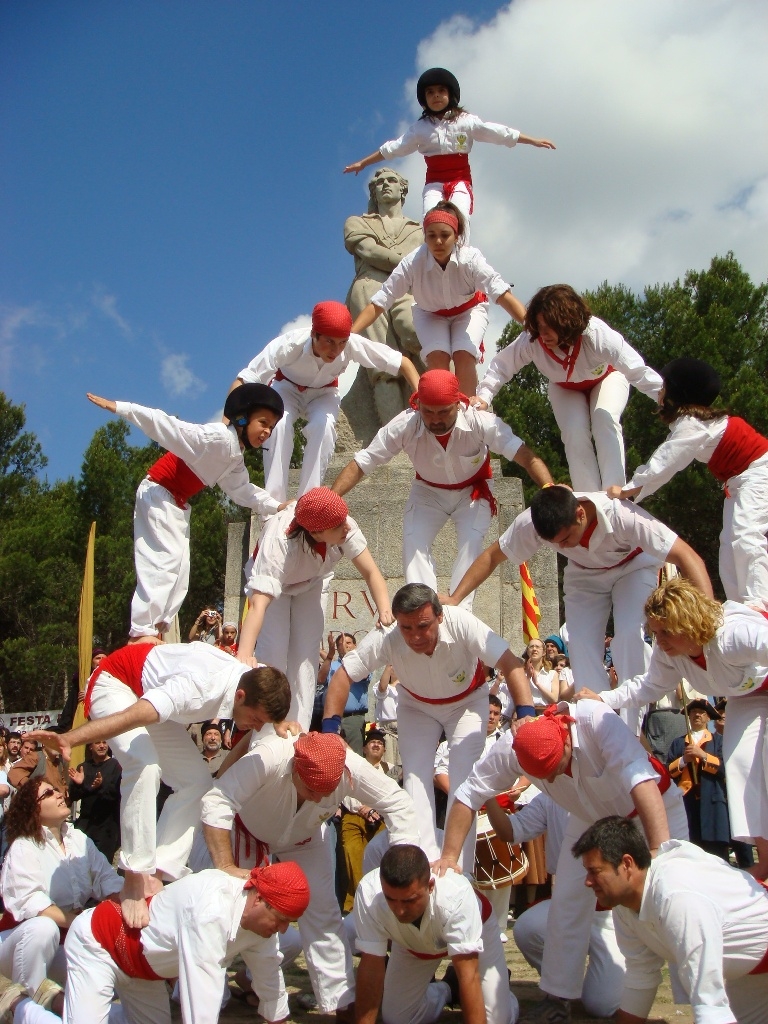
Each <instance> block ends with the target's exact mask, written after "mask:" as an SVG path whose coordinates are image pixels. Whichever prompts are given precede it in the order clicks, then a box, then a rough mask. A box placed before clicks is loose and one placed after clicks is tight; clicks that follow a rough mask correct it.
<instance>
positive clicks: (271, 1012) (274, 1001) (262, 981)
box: [141, 869, 288, 1024]
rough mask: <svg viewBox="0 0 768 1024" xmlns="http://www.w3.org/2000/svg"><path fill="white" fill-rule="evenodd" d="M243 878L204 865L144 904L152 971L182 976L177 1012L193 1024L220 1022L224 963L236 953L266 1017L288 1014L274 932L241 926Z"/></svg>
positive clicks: (144, 932)
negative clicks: (260, 932)
mask: <svg viewBox="0 0 768 1024" xmlns="http://www.w3.org/2000/svg"><path fill="white" fill-rule="evenodd" d="M246 897H247V891H246V890H244V889H243V879H242V878H233V877H232V876H231V875H227V874H225V873H224V872H223V871H216V870H215V869H208V870H206V871H200V872H198V873H197V874H193V875H187V876H186V878H181V879H179V881H177V882H174V883H173V885H167V886H166V887H165V888H164V889H163V891H162V892H160V893H158V894H157V896H155V897H153V899H152V902H151V903H150V905H149V924H148V925H147V926H146V927H145V928H143V929H142V932H141V945H142V948H143V950H144V955H145V956H146V958H147V962H148V963H149V965H150V967H151V968H152V970H153V971H154V972H155V974H159V975H160V976H161V977H163V978H175V977H178V979H179V995H180V998H181V1012H182V1017H183V1019H184V1020H185V1021H192V1022H194V1024H217V1021H218V1020H219V1012H220V1010H221V993H222V991H223V990H224V984H225V979H226V968H227V967H228V966H229V964H230V963H232V961H233V960H234V959H235V958H236V957H238V956H241V957H242V958H243V960H244V961H245V965H246V967H247V968H248V969H249V971H250V972H251V975H252V978H253V989H254V991H255V992H258V995H259V1000H260V1002H259V1012H260V1014H261V1015H262V1016H263V1017H264V1019H265V1020H282V1019H283V1018H284V1017H285V1016H287V1014H288V997H287V995H286V992H285V985H284V982H283V976H282V972H281V971H280V969H279V968H280V962H281V960H282V957H281V956H280V952H279V948H278V941H277V936H275V935H273V936H272V937H271V938H262V936H260V935H256V933H255V932H250V931H246V930H245V929H243V928H241V927H240V919H241V918H242V916H243V910H244V909H245V902H246Z"/></svg>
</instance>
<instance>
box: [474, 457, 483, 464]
mask: <svg viewBox="0 0 768 1024" xmlns="http://www.w3.org/2000/svg"><path fill="white" fill-rule="evenodd" d="M482 461H483V456H482V455H476V456H475V457H474V458H473V459H472V465H473V466H479V465H480V463H481V462H482Z"/></svg>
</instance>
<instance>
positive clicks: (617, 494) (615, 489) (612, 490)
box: [605, 484, 624, 498]
mask: <svg viewBox="0 0 768 1024" xmlns="http://www.w3.org/2000/svg"><path fill="white" fill-rule="evenodd" d="M605 493H606V494H607V495H608V497H609V498H621V496H622V495H623V494H624V489H623V488H622V487H620V486H619V484H612V485H611V486H610V487H606V489H605Z"/></svg>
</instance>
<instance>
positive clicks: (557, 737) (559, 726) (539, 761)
mask: <svg viewBox="0 0 768 1024" xmlns="http://www.w3.org/2000/svg"><path fill="white" fill-rule="evenodd" d="M575 721H576V719H575V718H571V716H570V715H563V714H559V713H558V710H557V704H550V705H549V707H548V708H546V709H545V711H544V714H543V715H542V716H541V717H540V718H537V719H535V721H533V722H529V723H527V724H526V725H524V726H523V727H522V728H521V729H519V730H518V731H517V732H516V733H515V739H514V743H513V744H512V746H513V747H514V750H515V754H516V755H517V760H518V763H519V764H520V767H521V768H522V770H523V772H524V773H525V774H526V775H529V776H531V777H532V778H534V779H546V778H547V776H548V775H551V774H552V773H553V772H554V770H555V769H556V768H557V766H558V765H559V764H560V761H561V759H562V756H563V751H564V750H565V742H566V740H567V739H568V738H569V736H570V730H569V724H570V723H571V722H575Z"/></svg>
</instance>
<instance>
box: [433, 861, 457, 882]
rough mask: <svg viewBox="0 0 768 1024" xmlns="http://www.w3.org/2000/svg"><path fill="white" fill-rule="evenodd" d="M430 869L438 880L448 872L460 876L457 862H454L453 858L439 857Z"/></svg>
mask: <svg viewBox="0 0 768 1024" xmlns="http://www.w3.org/2000/svg"><path fill="white" fill-rule="evenodd" d="M430 867H431V868H432V871H433V873H434V874H435V875H437V877H438V878H442V877H443V875H444V874H446V872H448V871H455V872H456V874H457V875H460V874H461V868H460V867H459V862H458V861H457V860H454V858H453V857H440V858H439V859H438V860H436V861H433V862H432V864H430Z"/></svg>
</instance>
